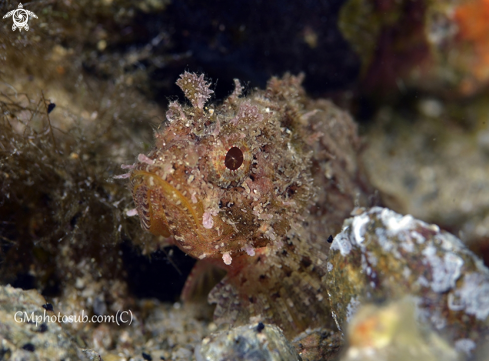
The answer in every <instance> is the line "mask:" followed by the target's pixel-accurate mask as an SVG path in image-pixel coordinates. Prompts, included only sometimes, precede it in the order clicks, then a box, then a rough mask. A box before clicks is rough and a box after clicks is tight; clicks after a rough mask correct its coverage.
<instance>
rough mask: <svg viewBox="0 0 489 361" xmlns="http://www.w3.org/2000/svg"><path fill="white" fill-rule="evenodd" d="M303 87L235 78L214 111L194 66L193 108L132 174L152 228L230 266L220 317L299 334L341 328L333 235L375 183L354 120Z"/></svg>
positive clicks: (291, 79) (186, 82)
mask: <svg viewBox="0 0 489 361" xmlns="http://www.w3.org/2000/svg"><path fill="white" fill-rule="evenodd" d="M301 82H302V77H301V76H298V77H296V76H291V75H285V76H284V77H283V79H278V78H272V79H271V80H270V81H269V82H268V85H267V88H266V90H264V91H261V90H255V91H253V92H252V93H251V94H250V95H249V96H243V94H242V91H243V87H242V86H241V84H240V82H239V81H238V80H235V90H234V91H233V93H232V94H231V95H230V96H229V97H228V98H227V99H225V101H224V102H223V103H222V105H218V106H215V107H213V106H210V105H209V106H206V103H207V101H208V100H209V99H210V97H211V94H212V93H213V91H212V90H211V89H210V84H209V83H208V82H206V80H205V79H204V76H203V75H200V76H198V75H196V74H193V73H188V72H185V73H184V74H183V75H181V77H180V78H179V79H178V81H177V85H178V86H179V87H180V88H181V89H182V91H183V92H184V94H185V96H186V98H187V99H188V100H189V102H190V104H188V105H185V104H179V103H178V102H177V101H172V102H170V104H169V110H168V111H167V113H166V121H165V122H164V124H162V126H161V127H160V129H159V130H157V131H156V133H155V143H156V144H155V147H154V149H153V150H152V151H151V152H150V153H149V154H148V155H142V154H140V155H139V157H138V162H136V163H135V164H134V166H132V167H131V168H132V169H131V171H130V172H129V173H128V174H127V175H126V176H127V177H128V178H130V187H131V190H132V194H133V198H134V202H135V205H136V210H137V214H138V216H139V219H140V221H141V226H142V228H143V229H144V230H146V231H149V232H151V233H153V234H155V235H160V236H164V237H169V239H170V241H171V242H172V243H173V244H175V245H176V246H178V247H179V248H180V249H181V250H182V251H184V252H185V253H187V254H188V255H190V256H192V257H195V258H197V259H198V260H201V262H209V263H211V264H213V265H217V266H219V267H221V268H224V269H225V270H226V271H227V275H226V277H225V278H224V279H223V280H222V281H221V282H220V283H219V284H217V285H216V286H215V287H214V289H213V290H212V291H211V293H210V294H209V301H210V302H211V303H216V304H217V307H216V309H215V313H214V316H215V319H216V321H217V322H218V323H229V324H234V325H238V324H243V323H246V322H250V321H254V320H259V321H262V322H268V323H274V324H277V325H279V326H280V327H281V328H282V329H283V330H284V332H285V334H286V335H288V336H293V335H295V334H297V333H298V332H301V331H303V330H305V329H307V328H308V327H319V326H325V325H329V324H332V323H331V314H330V307H329V304H328V291H327V290H326V289H325V287H324V281H323V279H324V277H325V276H326V274H327V272H328V271H327V264H328V261H327V254H328V249H329V244H328V242H327V239H328V237H329V236H330V235H331V234H332V235H335V234H336V233H338V232H339V230H340V227H341V224H342V222H343V220H344V219H345V218H346V217H348V216H349V214H350V212H351V211H352V209H353V208H354V206H356V205H360V204H364V203H366V201H367V199H368V195H369V194H370V188H369V187H368V185H367V184H368V183H367V182H366V180H365V179H364V177H363V175H362V174H363V173H362V171H361V169H359V166H358V163H357V152H358V148H359V145H360V142H359V139H358V137H357V132H356V126H355V124H354V122H353V121H352V119H351V118H350V116H348V115H347V114H346V113H345V112H343V111H341V110H339V109H338V108H337V107H335V106H334V105H333V104H332V103H330V102H328V101H326V100H318V101H311V100H308V99H307V98H306V96H305V92H304V90H303V88H302V87H301Z"/></svg>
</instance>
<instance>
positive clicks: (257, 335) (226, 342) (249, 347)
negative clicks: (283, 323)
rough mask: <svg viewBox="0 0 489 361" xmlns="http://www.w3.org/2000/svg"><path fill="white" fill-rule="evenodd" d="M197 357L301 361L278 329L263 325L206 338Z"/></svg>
mask: <svg viewBox="0 0 489 361" xmlns="http://www.w3.org/2000/svg"><path fill="white" fill-rule="evenodd" d="M200 354H201V355H200V357H201V359H202V360H206V361H231V360H236V361H258V360H260V361H298V360H300V358H299V355H298V354H297V352H296V350H295V349H294V347H293V346H292V345H291V344H290V343H289V342H288V341H287V339H286V338H285V337H284V335H283V333H282V331H281V330H280V328H278V327H277V326H274V325H269V324H263V323H258V324H253V325H245V326H240V327H236V328H233V329H231V330H230V331H223V332H221V333H218V334H214V335H211V336H209V337H206V338H205V339H204V340H203V342H202V347H201V349H200ZM198 359H199V358H198Z"/></svg>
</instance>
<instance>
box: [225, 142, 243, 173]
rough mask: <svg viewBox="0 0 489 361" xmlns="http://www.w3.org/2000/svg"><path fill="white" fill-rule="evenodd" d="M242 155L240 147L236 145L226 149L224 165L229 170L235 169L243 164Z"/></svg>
mask: <svg viewBox="0 0 489 361" xmlns="http://www.w3.org/2000/svg"><path fill="white" fill-rule="evenodd" d="M243 160H244V156H243V152H242V151H241V149H239V148H238V147H232V148H231V149H229V150H228V152H227V154H226V158H225V159H224V165H225V166H226V168H227V169H229V170H236V169H238V168H239V167H241V165H242V164H243Z"/></svg>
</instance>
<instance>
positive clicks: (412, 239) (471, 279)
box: [327, 207, 489, 344]
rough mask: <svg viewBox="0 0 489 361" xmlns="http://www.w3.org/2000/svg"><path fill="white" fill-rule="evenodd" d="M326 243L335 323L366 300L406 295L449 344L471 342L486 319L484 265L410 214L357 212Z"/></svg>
mask: <svg viewBox="0 0 489 361" xmlns="http://www.w3.org/2000/svg"><path fill="white" fill-rule="evenodd" d="M357 212H358V213H357V214H358V215H356V216H355V217H353V218H350V219H348V220H347V221H345V224H344V228H343V231H342V232H341V233H339V234H338V235H337V236H336V237H335V239H334V241H333V244H332V246H331V249H330V256H329V260H328V261H329V263H328V269H329V270H330V272H329V277H328V278H327V283H328V285H329V295H330V299H331V306H332V310H333V316H334V317H335V319H336V321H337V323H338V325H339V327H344V326H345V323H347V322H349V321H350V320H351V319H352V316H353V315H354V313H355V310H356V309H357V308H358V306H359V305H361V304H363V303H364V302H366V301H382V300H386V299H397V298H401V297H403V296H405V295H411V296H412V297H414V298H415V299H416V306H417V308H418V312H419V315H420V318H421V320H422V321H425V322H427V323H428V324H430V325H431V326H432V327H433V328H434V329H435V330H436V331H438V332H439V333H440V334H441V335H443V336H444V337H446V339H447V340H449V341H450V342H455V343H457V342H458V343H464V342H466V343H472V344H474V342H477V341H478V340H479V339H480V338H481V337H482V336H483V335H485V334H486V333H487V330H488V325H489V317H488V316H489V271H488V269H487V268H486V267H485V266H484V265H483V264H482V262H481V260H480V259H478V258H477V257H476V256H475V255H474V254H473V253H472V252H470V251H469V250H467V248H466V247H465V246H464V245H463V244H462V242H461V241H460V240H459V239H458V238H456V237H455V236H453V235H451V234H450V233H447V232H443V231H440V229H439V227H438V226H436V225H429V224H427V223H424V222H422V221H419V220H416V219H414V218H413V217H412V216H409V215H407V216H401V215H399V214H397V213H395V212H393V211H391V210H389V209H386V208H380V207H375V208H371V209H369V210H367V211H364V210H362V209H358V210H357Z"/></svg>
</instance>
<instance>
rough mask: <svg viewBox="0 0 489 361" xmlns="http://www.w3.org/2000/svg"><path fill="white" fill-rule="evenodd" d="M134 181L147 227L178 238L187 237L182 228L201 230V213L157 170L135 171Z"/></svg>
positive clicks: (139, 210) (133, 173)
mask: <svg viewBox="0 0 489 361" xmlns="http://www.w3.org/2000/svg"><path fill="white" fill-rule="evenodd" d="M131 184H132V185H133V198H134V202H135V203H136V209H137V211H138V214H139V217H140V220H141V226H142V227H143V229H146V230H148V231H150V232H151V233H153V234H155V235H161V236H164V237H169V236H171V235H173V236H175V238H176V239H177V240H178V238H179V237H183V235H181V234H180V233H182V232H181V231H182V230H185V229H189V228H191V229H193V230H194V232H195V231H198V230H200V227H199V224H200V222H199V219H202V214H199V213H201V212H198V210H196V209H195V208H194V206H193V205H192V204H191V203H190V201H189V200H188V199H187V197H185V196H184V195H183V194H182V193H181V192H180V191H179V190H178V189H177V188H175V187H174V186H173V185H171V184H170V183H169V182H167V181H165V180H163V179H162V178H161V177H160V176H158V175H156V174H154V173H151V172H148V171H144V170H135V171H133V172H132V174H131ZM179 228H180V229H179ZM194 232H192V233H194ZM197 233H200V232H197Z"/></svg>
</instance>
